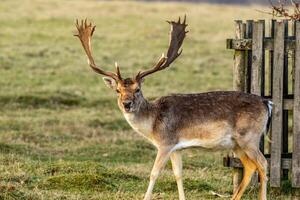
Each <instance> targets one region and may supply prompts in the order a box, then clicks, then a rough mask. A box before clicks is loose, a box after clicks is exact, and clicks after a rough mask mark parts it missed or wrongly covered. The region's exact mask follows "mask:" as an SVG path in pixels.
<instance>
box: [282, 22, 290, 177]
mask: <svg viewBox="0 0 300 200" xmlns="http://www.w3.org/2000/svg"><path fill="white" fill-rule="evenodd" d="M283 23H284V39H286V38H288V36H289V31H288V20H283ZM288 62H289V59H288V56H287V55H285V56H284V67H283V68H284V69H283V97H284V98H285V97H287V96H288V94H289V89H288V88H289V69H288V64H289V63H288ZM288 120H289V112H288V110H286V109H283V116H282V126H283V130H282V153H288V152H289V123H288ZM288 173H289V171H288V170H286V169H284V170H283V172H282V177H283V179H288V175H289V174H288Z"/></svg>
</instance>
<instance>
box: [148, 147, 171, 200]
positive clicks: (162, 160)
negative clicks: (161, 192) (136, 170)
mask: <svg viewBox="0 0 300 200" xmlns="http://www.w3.org/2000/svg"><path fill="white" fill-rule="evenodd" d="M169 158H170V151H169V150H158V152H157V155H156V159H155V162H154V165H153V168H152V171H151V175H150V182H149V185H148V189H147V192H146V194H145V197H144V200H150V199H151V196H152V191H153V188H154V184H155V182H156V179H157V177H158V176H159V174H160V172H161V170H162V169H163V168H164V166H165V165H166V163H167V161H168V160H169Z"/></svg>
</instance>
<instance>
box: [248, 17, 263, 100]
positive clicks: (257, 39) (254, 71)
mask: <svg viewBox="0 0 300 200" xmlns="http://www.w3.org/2000/svg"><path fill="white" fill-rule="evenodd" d="M263 28H264V25H263V23H262V22H260V21H259V22H254V23H253V36H252V38H253V42H252V58H251V59H252V68H251V93H252V94H257V95H261V71H262V65H263V51H264V50H263V38H264V35H263Z"/></svg>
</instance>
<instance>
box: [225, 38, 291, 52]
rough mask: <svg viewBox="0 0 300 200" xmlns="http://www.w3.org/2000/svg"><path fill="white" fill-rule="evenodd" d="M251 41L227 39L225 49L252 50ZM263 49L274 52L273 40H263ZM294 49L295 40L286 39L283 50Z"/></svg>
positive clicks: (248, 39)
mask: <svg viewBox="0 0 300 200" xmlns="http://www.w3.org/2000/svg"><path fill="white" fill-rule="evenodd" d="M252 41H253V40H252V39H250V38H247V39H227V42H226V46H227V49H235V50H252ZM264 48H265V50H274V40H273V39H272V38H269V37H265V39H264ZM293 49H295V39H294V38H291V37H288V38H287V39H286V46H285V50H293Z"/></svg>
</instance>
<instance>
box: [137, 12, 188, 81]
mask: <svg viewBox="0 0 300 200" xmlns="http://www.w3.org/2000/svg"><path fill="white" fill-rule="evenodd" d="M167 22H168V23H169V24H170V25H171V30H170V41H169V48H168V51H167V56H164V54H163V55H162V56H161V57H160V59H159V60H158V62H157V63H156V64H155V65H154V66H153V67H152V68H151V69H148V70H146V71H143V72H139V73H138V74H137V76H136V79H137V80H139V79H142V78H143V77H145V76H147V75H149V74H152V73H155V72H157V71H160V70H163V69H165V68H167V67H169V66H170V64H171V63H172V62H173V61H174V60H175V59H176V58H178V57H179V56H180V55H181V53H182V49H180V48H181V45H182V43H183V40H184V38H185V35H186V33H188V31H186V30H185V28H186V27H187V24H186V15H184V18H183V22H182V23H181V19H180V17H179V19H178V21H177V22H175V21H167Z"/></svg>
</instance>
